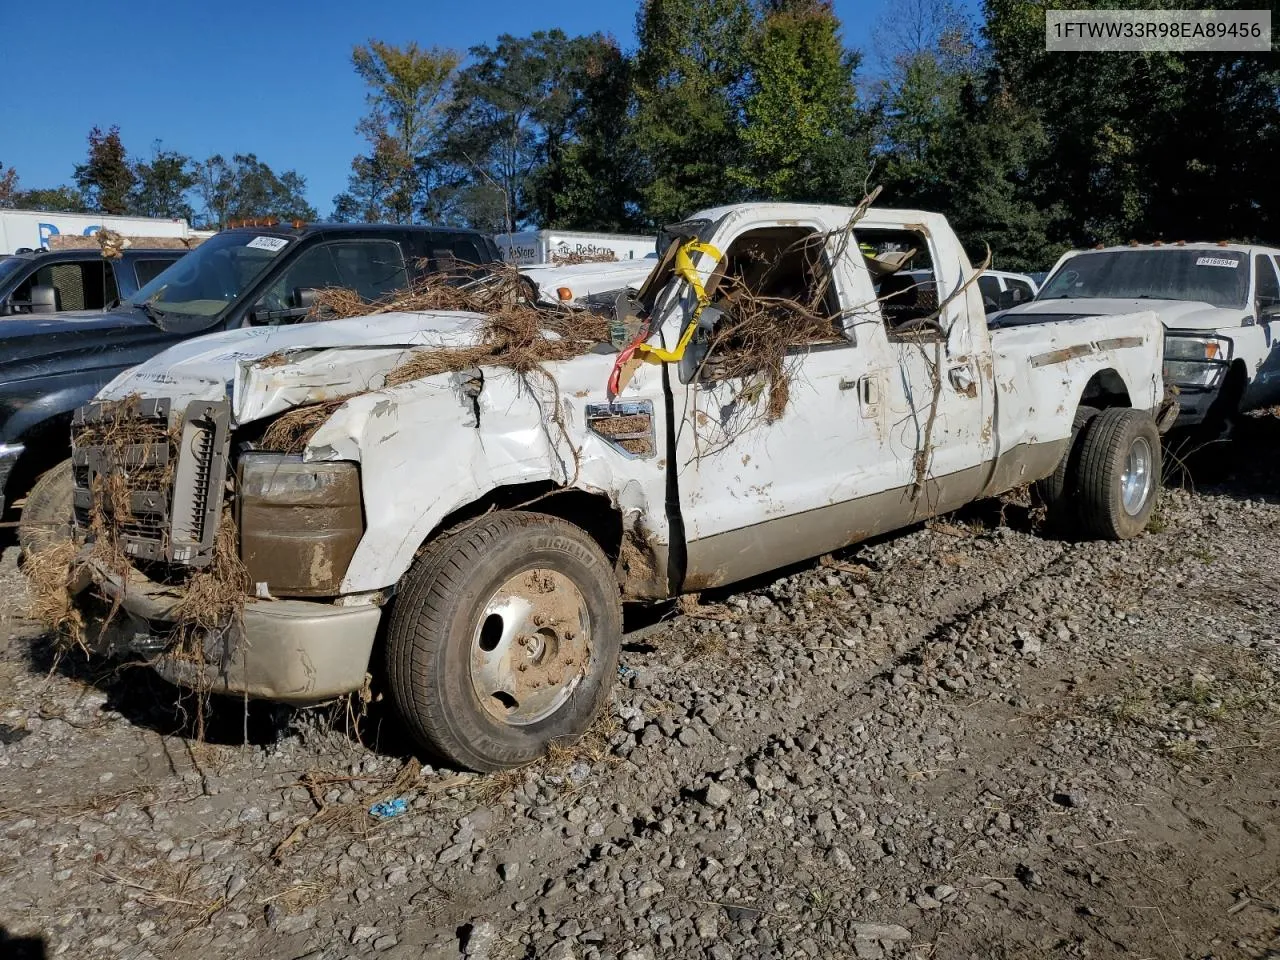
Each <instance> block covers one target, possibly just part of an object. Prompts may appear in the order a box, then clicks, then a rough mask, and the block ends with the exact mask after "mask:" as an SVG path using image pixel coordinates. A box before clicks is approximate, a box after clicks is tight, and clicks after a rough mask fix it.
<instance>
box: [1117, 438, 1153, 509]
mask: <svg viewBox="0 0 1280 960" xmlns="http://www.w3.org/2000/svg"><path fill="white" fill-rule="evenodd" d="M1153 460H1154V458H1153V457H1152V455H1151V445H1150V444H1149V443H1147V438H1146V437H1137V438H1135V439H1134V441H1133V443H1132V444H1131V445H1130V446H1129V453H1128V455H1127V456H1126V457H1125V460H1124V473H1122V474H1121V475H1120V502H1121V503H1122V504H1123V505H1124V512H1125V513H1127V514H1129V516H1131V517H1133V516H1137V515H1138V514H1139V513H1141V512H1142V508H1143V507H1144V506H1146V503H1147V498H1148V497H1149V496H1150V495H1151V486H1152V483H1153V482H1154V478H1153V477H1152V476H1151V464H1152V461H1153Z"/></svg>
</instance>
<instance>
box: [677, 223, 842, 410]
mask: <svg viewBox="0 0 1280 960" xmlns="http://www.w3.org/2000/svg"><path fill="white" fill-rule="evenodd" d="M827 243H828V235H827V234H825V233H819V232H817V231H816V230H814V229H813V228H810V227H765V228H761V229H758V230H748V231H746V232H745V233H742V234H740V235H739V236H738V237H737V238H736V239H735V240H734V241H733V242H732V243H731V244H730V245H729V247H728V249H726V250H724V251H723V256H722V257H721V259H720V261H719V262H718V263H717V264H716V267H715V269H714V270H713V271H712V273H711V276H710V277H709V278H708V279H707V282H706V285H705V291H706V295H707V299H708V301H709V303H708V306H707V307H706V309H704V310H703V311H702V314H701V316H700V317H699V319H698V330H697V331H696V332H695V336H694V339H693V342H692V344H691V346H690V348H689V349H688V350H687V351H686V353H685V356H684V358H683V359H682V361H681V374H680V376H681V379H682V380H683V381H684V382H686V383H688V382H690V381H691V380H693V379H695V378H697V379H701V380H703V381H710V382H716V381H724V380H741V381H743V382H744V386H743V388H742V396H744V397H746V396H752V397H756V398H759V397H761V396H767V400H765V401H764V404H763V407H762V411H763V415H764V418H765V420H766V421H767V422H772V421H774V420H776V419H777V418H778V417H780V416H781V415H782V411H783V410H784V409H785V407H786V404H787V398H788V396H789V386H788V382H789V374H788V370H789V366H788V364H789V363H790V362H791V360H790V359H789V358H793V357H799V356H803V355H804V354H806V353H809V352H810V351H812V350H814V349H817V348H819V346H820V345H824V344H827V345H839V346H844V347H848V346H852V341H851V338H850V337H849V335H848V334H847V333H846V332H845V324H844V318H843V315H842V311H841V302H840V292H839V290H838V289H837V287H836V278H835V276H834V273H833V271H832V265H831V260H830V257H829V256H828V254H827ZM748 407H750V408H751V409H753V410H754V409H756V407H755V405H754V403H752V404H748ZM743 409H746V407H744V408H743Z"/></svg>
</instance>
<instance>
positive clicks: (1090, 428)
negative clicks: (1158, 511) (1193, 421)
mask: <svg viewBox="0 0 1280 960" xmlns="http://www.w3.org/2000/svg"><path fill="white" fill-rule="evenodd" d="M1079 457H1080V459H1079V465H1078V468H1077V469H1078V473H1077V477H1076V491H1075V496H1076V498H1077V502H1076V507H1077V516H1078V517H1079V520H1080V525H1081V528H1082V530H1081V532H1082V533H1083V534H1084V535H1085V536H1087V537H1091V538H1094V539H1098V540H1128V539H1129V538H1130V537H1135V536H1137V535H1138V534H1139V533H1141V532H1142V531H1143V530H1144V529H1146V526H1147V521H1148V520H1149V519H1150V518H1151V511H1152V510H1154V509H1155V505H1156V500H1157V499H1158V498H1159V495H1160V476H1161V460H1160V432H1159V430H1158V429H1157V428H1156V422H1155V420H1153V419H1152V418H1151V416H1150V415H1149V414H1146V413H1143V412H1142V411H1140V410H1130V409H1127V408H1124V407H1112V408H1110V409H1107V410H1103V411H1102V412H1101V413H1099V414H1098V415H1097V416H1096V417H1094V418H1093V419H1092V420H1090V421H1089V424H1088V425H1087V426H1086V427H1085V429H1084V432H1083V434H1082V435H1081V437H1080V454H1079Z"/></svg>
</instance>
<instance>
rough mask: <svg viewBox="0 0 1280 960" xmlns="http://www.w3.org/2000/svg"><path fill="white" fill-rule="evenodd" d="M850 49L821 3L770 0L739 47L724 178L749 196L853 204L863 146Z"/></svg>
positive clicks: (858, 192) (862, 170)
mask: <svg viewBox="0 0 1280 960" xmlns="http://www.w3.org/2000/svg"><path fill="white" fill-rule="evenodd" d="M858 62H859V57H858V55H857V54H855V53H852V52H849V51H846V50H845V49H844V45H843V43H842V42H841V40H840V21H839V19H838V18H837V17H836V15H835V13H834V11H833V10H832V8H831V4H830V3H828V2H825V0H773V2H772V4H771V7H770V8H769V9H766V11H765V13H764V18H763V21H762V23H761V24H760V26H759V29H758V32H757V33H756V34H755V36H754V37H753V38H752V40H751V42H750V44H749V45H748V48H747V63H748V68H749V74H748V80H747V84H746V98H745V101H744V105H743V115H744V123H743V126H742V132H741V152H740V159H739V162H738V163H737V164H736V165H735V166H733V167H732V168H730V170H729V175H730V177H731V178H732V179H733V180H734V181H735V182H736V183H738V184H740V185H741V186H742V187H744V188H745V190H746V192H747V194H748V195H749V196H751V197H754V198H759V199H770V200H794V201H824V202H827V203H838V202H848V201H856V200H857V199H860V198H861V196H862V192H863V191H862V187H863V181H864V179H865V177H866V174H867V172H868V166H869V153H870V143H869V137H868V136H867V131H866V124H865V122H864V118H863V115H862V114H861V112H860V111H859V110H858V106H857V92H856V88H855V85H854V75H855V72H856V70H857V67H858Z"/></svg>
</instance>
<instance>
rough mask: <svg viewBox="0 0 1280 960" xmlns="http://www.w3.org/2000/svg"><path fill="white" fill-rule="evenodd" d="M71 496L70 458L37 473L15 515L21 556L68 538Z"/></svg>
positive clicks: (72, 489)
mask: <svg viewBox="0 0 1280 960" xmlns="http://www.w3.org/2000/svg"><path fill="white" fill-rule="evenodd" d="M74 499H75V486H74V481H73V479H72V475H71V461H70V460H63V461H62V462H61V463H60V464H58V465H57V466H56V467H53V468H51V469H49V470H46V471H45V472H44V473H42V474H40V477H39V479H37V480H36V482H35V485H34V486H33V487H32V488H31V490H30V491H29V492H28V493H27V498H26V502H25V503H24V504H23V506H22V514H21V516H20V517H19V518H18V543H19V545H20V546H21V547H22V553H23V555H24V556H28V557H30V556H34V555H35V554H37V553H42V552H44V551H45V550H48V549H49V548H50V547H56V546H58V545H59V544H62V543H66V542H67V541H68V540H70V539H71V524H72V510H73V501H74Z"/></svg>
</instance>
